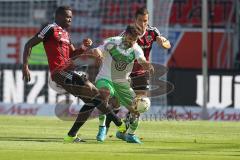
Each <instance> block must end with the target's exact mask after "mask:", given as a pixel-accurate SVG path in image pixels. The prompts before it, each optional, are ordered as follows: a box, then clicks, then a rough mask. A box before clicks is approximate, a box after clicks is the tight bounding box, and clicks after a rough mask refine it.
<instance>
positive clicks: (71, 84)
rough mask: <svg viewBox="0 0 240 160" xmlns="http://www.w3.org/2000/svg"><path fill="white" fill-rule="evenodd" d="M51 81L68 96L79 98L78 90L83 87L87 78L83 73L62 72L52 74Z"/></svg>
mask: <svg viewBox="0 0 240 160" xmlns="http://www.w3.org/2000/svg"><path fill="white" fill-rule="evenodd" d="M52 80H53V81H54V82H56V83H57V84H58V85H59V86H61V87H62V88H63V89H64V90H66V91H67V92H69V93H70V94H72V95H74V96H79V95H78V94H79V89H81V88H82V87H83V86H85V84H86V82H87V81H88V78H87V76H86V73H85V72H78V71H64V70H62V71H56V72H54V73H53V74H52Z"/></svg>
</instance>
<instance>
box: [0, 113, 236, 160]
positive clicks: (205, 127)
mask: <svg viewBox="0 0 240 160" xmlns="http://www.w3.org/2000/svg"><path fill="white" fill-rule="evenodd" d="M72 123H73V122H71V121H61V120H58V119H56V118H53V117H20V116H0V160H5V159H6V160H11V159H14V160H16V159H18V160H37V159H39V160H48V159H51V160H55V159H56V160H59V159H64V160H73V159H78V160H80V159H84V160H90V159H97V160H100V159H104V160H113V159H114V160H118V159H119V160H120V159H121V160H124V159H125V160H130V159H134V160H137V159H142V160H153V159H156V160H165V159H166V160H170V159H171V160H174V159H178V160H188V159H189V160H192V159H194V160H197V159H204V160H208V159H209V160H223V159H227V160H230V159H240V123H239V122H209V121H158V122H144V121H143V122H141V124H140V127H139V130H138V135H139V136H140V137H142V138H143V139H142V141H143V142H144V144H142V145H139V144H129V143H126V142H124V141H121V140H118V139H116V138H115V131H116V128H115V127H114V126H113V125H112V127H111V129H110V132H109V135H108V137H107V139H106V141H105V142H104V143H97V142H96V140H95V136H96V133H97V129H98V125H97V121H96V120H90V121H88V122H87V123H86V124H85V125H84V127H83V128H82V129H81V130H80V134H81V137H82V138H84V139H86V140H87V143H81V144H64V143H63V141H62V140H63V137H64V136H65V135H66V133H67V132H68V129H69V128H70V127H71V125H72Z"/></svg>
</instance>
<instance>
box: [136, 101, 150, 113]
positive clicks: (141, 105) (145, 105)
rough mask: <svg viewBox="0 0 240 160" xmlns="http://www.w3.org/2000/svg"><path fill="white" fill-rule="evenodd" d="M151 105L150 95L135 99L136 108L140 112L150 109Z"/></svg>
mask: <svg viewBox="0 0 240 160" xmlns="http://www.w3.org/2000/svg"><path fill="white" fill-rule="evenodd" d="M150 106H151V101H150V99H149V98H148V97H136V98H135V101H134V110H136V111H138V112H139V113H144V112H146V111H148V109H149V108H150Z"/></svg>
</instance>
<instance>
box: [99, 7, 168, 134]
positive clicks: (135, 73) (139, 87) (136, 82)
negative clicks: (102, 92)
mask: <svg viewBox="0 0 240 160" xmlns="http://www.w3.org/2000/svg"><path fill="white" fill-rule="evenodd" d="M148 20H149V13H148V10H147V8H146V7H141V8H139V9H138V10H137V11H136V13H135V19H134V22H135V26H136V27H137V31H138V33H139V35H140V36H139V38H138V40H137V43H138V45H139V46H140V47H141V48H142V50H143V53H144V56H145V58H146V60H147V61H148V62H150V52H151V49H152V45H153V43H154V42H156V43H157V44H158V45H159V46H161V47H163V48H164V49H170V48H171V44H170V41H169V40H168V39H167V38H165V37H164V36H163V35H162V34H161V33H160V32H159V30H158V29H157V28H156V27H153V26H150V25H149V24H148ZM124 34H125V31H123V32H122V33H121V34H120V36H123V35H124ZM130 78H131V87H132V88H133V90H134V91H135V93H136V94H137V96H138V97H142V96H143V97H145V96H147V94H146V93H147V92H146V91H148V89H149V88H148V86H149V76H148V73H147V72H146V70H144V69H143V68H142V66H141V65H140V64H139V63H138V61H136V60H135V61H134V66H133V70H132V72H131V74H130ZM113 106H114V112H115V113H118V111H119V109H120V107H119V106H117V105H116V103H113ZM129 118H130V119H131V120H133V119H132V118H131V115H129V114H128V115H127V119H126V121H127V123H131V122H129ZM99 120H100V121H104V120H105V126H106V128H107V131H108V129H109V127H110V123H111V120H110V118H109V117H108V116H107V117H106V119H104V117H103V116H100V117H99Z"/></svg>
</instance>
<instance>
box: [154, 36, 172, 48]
mask: <svg viewBox="0 0 240 160" xmlns="http://www.w3.org/2000/svg"><path fill="white" fill-rule="evenodd" d="M156 41H157V43H158V45H160V46H162V47H163V48H164V49H170V48H171V43H170V41H169V40H168V39H167V38H165V37H163V36H157V37H156Z"/></svg>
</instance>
